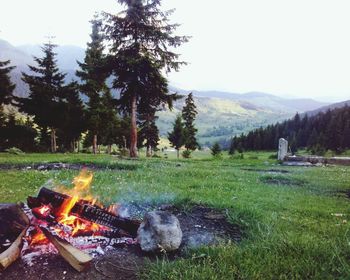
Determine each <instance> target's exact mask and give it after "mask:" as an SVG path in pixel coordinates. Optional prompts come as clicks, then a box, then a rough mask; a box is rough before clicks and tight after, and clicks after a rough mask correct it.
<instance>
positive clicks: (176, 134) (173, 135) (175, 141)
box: [168, 115, 185, 157]
mask: <svg viewBox="0 0 350 280" xmlns="http://www.w3.org/2000/svg"><path fill="white" fill-rule="evenodd" d="M168 139H169V141H170V143H171V146H172V147H174V148H175V149H176V150H177V157H179V150H180V148H181V147H182V146H183V145H184V142H185V141H184V126H183V122H182V118H181V115H178V116H177V117H176V119H175V122H174V126H173V130H172V131H171V132H169V134H168Z"/></svg>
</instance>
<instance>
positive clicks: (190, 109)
mask: <svg viewBox="0 0 350 280" xmlns="http://www.w3.org/2000/svg"><path fill="white" fill-rule="evenodd" d="M196 108H197V107H196V105H195V104H194V100H193V95H192V92H191V93H190V94H189V95H188V96H187V98H186V100H185V106H184V107H183V108H182V118H183V120H184V126H185V127H184V138H185V148H186V150H187V151H194V150H195V149H196V148H197V147H198V142H197V139H196V133H197V129H196V128H195V126H194V121H195V119H196V115H197V113H198V112H197V110H196Z"/></svg>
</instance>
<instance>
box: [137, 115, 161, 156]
mask: <svg viewBox="0 0 350 280" xmlns="http://www.w3.org/2000/svg"><path fill="white" fill-rule="evenodd" d="M157 118H158V117H157V116H156V114H155V111H154V110H149V112H144V113H143V114H140V116H139V119H140V121H139V123H140V125H139V126H140V131H139V135H138V136H139V139H138V143H139V146H145V147H146V156H147V157H151V156H152V152H153V151H156V150H157V146H158V142H159V140H160V138H159V129H158V127H157V125H156V120H157ZM144 142H145V143H144Z"/></svg>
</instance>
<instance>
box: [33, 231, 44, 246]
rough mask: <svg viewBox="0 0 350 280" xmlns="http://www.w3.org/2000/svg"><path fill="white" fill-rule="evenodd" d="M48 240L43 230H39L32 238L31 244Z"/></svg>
mask: <svg viewBox="0 0 350 280" xmlns="http://www.w3.org/2000/svg"><path fill="white" fill-rule="evenodd" d="M47 242H48V239H47V238H46V236H45V234H43V232H42V231H38V232H37V233H36V234H35V235H34V236H33V237H32V239H31V241H30V245H38V244H45V243H47Z"/></svg>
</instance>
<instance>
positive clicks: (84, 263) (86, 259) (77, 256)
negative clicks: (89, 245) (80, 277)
mask: <svg viewBox="0 0 350 280" xmlns="http://www.w3.org/2000/svg"><path fill="white" fill-rule="evenodd" d="M40 229H41V230H42V232H43V233H44V234H45V236H46V237H47V239H49V240H50V242H51V243H52V244H53V245H55V247H56V248H57V250H58V252H59V253H60V255H61V256H62V257H63V258H64V259H65V260H66V261H67V262H68V263H69V264H70V265H71V266H72V267H74V269H76V270H77V271H79V272H81V271H83V270H85V269H86V268H87V267H88V266H89V265H90V263H91V261H92V257H90V256H89V255H88V254H86V253H84V252H83V251H81V250H79V249H77V248H75V247H73V246H72V245H71V244H70V243H69V242H67V241H66V240H64V239H62V238H60V237H59V236H57V235H55V234H53V233H51V232H50V231H49V230H48V229H46V228H45V227H40Z"/></svg>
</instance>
